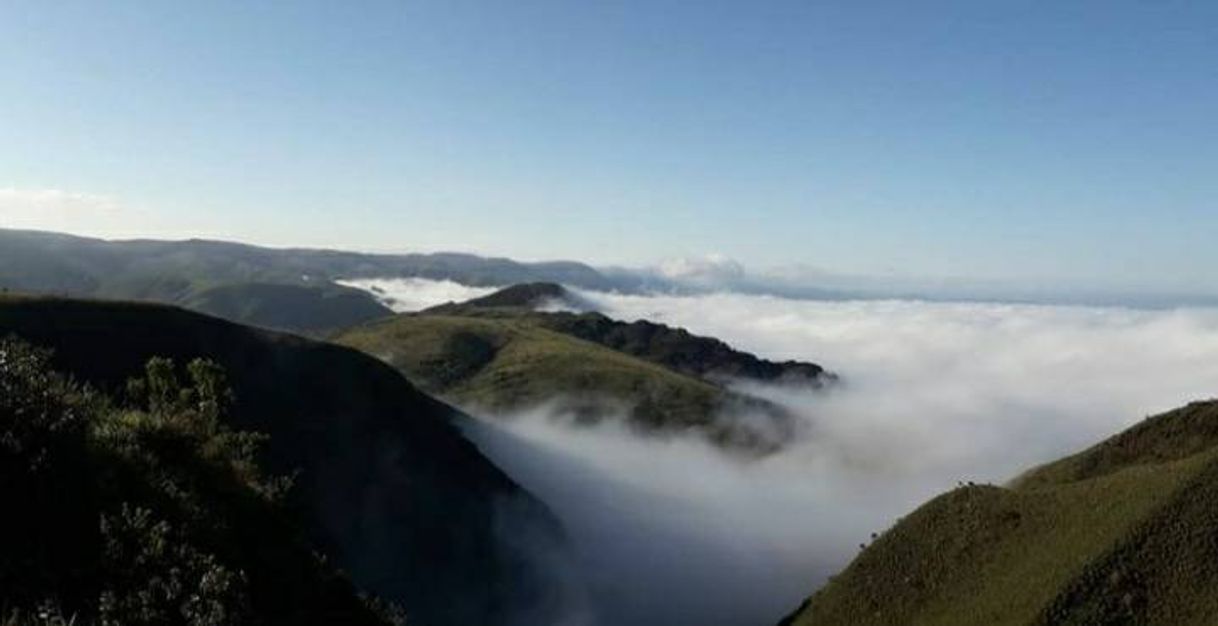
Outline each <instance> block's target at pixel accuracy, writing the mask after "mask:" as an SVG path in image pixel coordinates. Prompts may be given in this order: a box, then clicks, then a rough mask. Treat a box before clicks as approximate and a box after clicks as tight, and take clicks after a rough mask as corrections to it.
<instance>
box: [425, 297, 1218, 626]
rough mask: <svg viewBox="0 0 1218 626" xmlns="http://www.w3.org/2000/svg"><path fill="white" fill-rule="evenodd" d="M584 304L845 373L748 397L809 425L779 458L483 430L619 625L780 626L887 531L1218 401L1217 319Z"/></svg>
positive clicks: (499, 425)
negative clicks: (951, 494) (1195, 405)
mask: <svg viewBox="0 0 1218 626" xmlns="http://www.w3.org/2000/svg"><path fill="white" fill-rule="evenodd" d="M411 284H416V285H418V284H421V283H411ZM450 288H451V287H444V288H442V289H441V288H439V287H436V288H435V289H436V290H437V291H444V289H450ZM580 296H581V297H582V298H583V299H584V300H585V301H587V302H589V303H590V304H592V305H593V306H595V307H596V308H597V309H599V310H601V311H603V312H604V313H606V314H608V315H610V316H612V317H617V318H621V319H626V320H631V319H638V318H648V319H652V320H655V321H661V322H666V323H669V324H672V325H676V326H681V327H685V328H687V329H689V330H691V331H692V332H696V333H700V334H705V335H712V336H716V337H719V338H721V339H724V340H726V341H727V342H729V343H730V344H732V345H733V346H735V347H738V348H741V349H744V350H748V351H751V352H755V353H757V354H759V355H762V356H764V357H768V358H771V359H803V360H810V361H814V362H817V363H820V364H822V365H824V366H826V367H827V368H829V369H831V370H833V371H835V372H837V373H838V374H840V375H841V376H842V383H841V385H840V386H839V387H837V388H835V389H833V390H832V391H830V392H827V393H823V392H822V393H815V392H806V391H803V392H801V391H793V390H790V389H783V388H774V387H750V388H749V389H748V391H750V392H753V393H757V394H761V395H764V396H766V397H769V398H770V399H772V400H775V401H778V402H782V403H784V404H786V405H788V406H790V407H792V408H793V409H794V410H795V411H796V412H797V413H798V415H799V416H800V419H802V420H803V425H804V428H800V429H798V432H800V433H802V434H801V438H800V439H798V440H796V441H793V442H791V445H789V446H788V447H787V449H786V450H785V451H784V452H782V453H780V454H777V455H773V456H770V457H766V458H764V459H762V460H760V461H751V462H749V461H743V460H741V459H738V458H735V457H733V456H731V455H727V454H724V453H722V452H721V451H720V450H718V449H716V448H714V447H712V446H710V445H708V444H707V443H705V442H704V441H703V440H701V439H700V438H697V437H675V438H672V437H669V438H644V437H640V436H638V435H637V434H635V433H633V432H631V431H629V430H627V429H624V428H621V427H620V426H618V425H614V424H613V423H607V424H605V425H603V426H601V427H597V428H578V427H573V426H571V425H570V424H571V421H572V420H569V419H568V420H562V419H553V417H554V416H553V415H551V414H550V413H549V410H548V409H540V410H537V411H530V412H525V413H523V414H520V415H515V416H484V417H489V418H490V419H488V420H486V421H484V422H479V423H476V424H473V425H471V426H470V427H469V433H470V436H471V438H473V439H474V440H475V442H476V443H478V445H479V446H480V447H481V448H482V449H483V450H484V451H485V452H486V453H487V454H488V455H489V456H490V457H491V458H492V459H493V460H494V461H495V462H496V463H498V464H500V465H501V466H502V467H503V468H504V469H505V470H506V471H507V472H508V473H509V474H511V475H512V476H513V478H515V479H516V480H517V481H518V482H520V483H521V484H523V485H524V486H525V487H526V488H528V489H529V490H530V491H532V492H533V493H535V494H537V495H538V496H539V497H541V499H542V500H544V501H545V502H547V503H548V504H549V505H550V506H551V507H552V508H553V509H554V510H555V511H556V512H557V513H558V515H559V516H560V518H561V519H562V521H563V523H564V525H565V526H566V528H567V530H568V532H569V534H570V536H571V538H572V541H573V544H574V547H575V550H576V557H577V558H576V560H577V563H578V564H579V565H580V570H581V571H582V575H583V577H584V578H585V579H586V580H587V583H588V586H589V588H590V596H589V600H588V601H589V603H590V605H591V606H590V609H589V612H590V615H591V616H592V619H593V622H592V623H598V624H602V625H610V626H612V625H615V624H627V623H628V624H637V625H639V626H648V625H650V624H657V625H658V624H673V623H697V624H703V625H706V626H714V625H720V626H736V625H744V624H766V623H775V622H777V621H778V619H779V618H780V617H781V616H782V615H783V614H785V613H786V612H788V611H790V610H792V609H794V608H795V606H797V605H798V603H799V602H800V601H801V600H802V598H803V597H805V596H806V595H807V594H809V593H810V592H812V591H813V590H814V589H815V588H816V587H818V586H819V585H820V584H822V583H823V582H824V580H825V579H826V577H827V576H829V575H831V574H832V573H834V572H836V571H838V570H840V569H841V567H843V566H844V565H845V564H846V563H848V562H849V560H850V558H852V557H853V556H854V554H856V553H857V550H858V548H857V546H858V544H859V543H863V542H866V541H868V540H869V537H870V534H871V533H872V532H878V531H881V530H883V529H884V528H887V527H888V526H890V525H891V524H892V523H893V522H894V521H895V520H896V518H897V517H899V516H901V515H904V514H906V513H908V512H909V511H911V510H912V509H913V508H914V507H916V506H918V505H919V504H920V503H922V502H924V501H925V500H926V499H928V498H930V497H932V496H934V495H936V494H937V493H939V492H942V491H944V490H947V489H950V488H951V487H952V486H954V485H955V484H956V483H957V481H962V480H974V481H981V482H998V483H1001V482H1005V481H1007V480H1009V479H1010V478H1013V477H1014V476H1015V475H1017V474H1018V473H1019V472H1021V471H1022V470H1024V469H1026V468H1028V467H1030V466H1032V465H1035V464H1039V463H1042V462H1045V461H1049V460H1052V459H1055V458H1058V457H1060V456H1062V455H1064V454H1068V453H1071V452H1073V451H1076V450H1078V449H1080V448H1083V447H1085V446H1088V445H1090V444H1092V443H1095V442H1096V441H1098V440H1100V439H1102V438H1104V437H1107V436H1109V435H1111V434H1114V433H1116V432H1117V431H1119V430H1121V429H1123V428H1125V427H1127V426H1129V425H1131V424H1133V423H1135V422H1136V421H1137V420H1139V419H1141V418H1142V417H1144V416H1146V415H1149V414H1153V413H1157V412H1160V411H1164V410H1167V409H1170V408H1173V407H1176V406H1179V405H1182V404H1184V403H1186V402H1188V401H1190V400H1194V399H1199V398H1205V397H1210V396H1212V395H1214V394H1215V393H1216V392H1218V309H1203V308H1198V309H1175V310H1157V311H1153V310H1133V309H1125V308H1096V307H1066V306H1036V305H1015V304H996V303H943V302H923V301H910V300H886V301H881V300H874V301H858V300H854V301H815V300H795V299H787V298H781V297H776V296H755V295H742V294H739V293H714V294H703V295H652V296H644V295H618V294H613V295H611V294H604V293H595V292H580ZM428 298H429V299H430V300H431V301H434V300H435V296H428ZM597 618H599V619H597Z"/></svg>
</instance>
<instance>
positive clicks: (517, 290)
mask: <svg viewBox="0 0 1218 626" xmlns="http://www.w3.org/2000/svg"><path fill="white" fill-rule="evenodd" d="M551 303H557V304H561V305H567V306H568V307H569V308H575V309H584V308H587V307H586V306H585V305H584V303H583V302H581V300H580V298H579V296H578V295H576V294H573V293H571V292H570V291H569V290H567V289H566V288H564V287H563V286H561V285H558V284H555V283H529V284H521V285H513V286H511V287H508V288H505V289H501V290H499V291H497V292H495V293H492V294H490V295H487V296H483V297H481V298H475V299H473V300H469V301H467V302H463V303H450V304H444V305H440V306H438V307H433V308H432V309H429V310H428V311H425V312H426V313H443V314H448V315H462V316H475V317H492V318H503V317H525V318H527V319H529V320H530V321H531V322H533V323H535V324H537V325H539V326H541V327H544V328H546V329H549V330H552V331H555V332H559V333H562V334H564V335H569V336H572V337H576V338H578V339H582V340H584V341H590V342H592V343H596V344H600V345H602V346H604V347H606V348H609V349H611V350H615V351H617V352H621V353H624V354H629V355H631V356H635V357H638V358H640V359H643V360H646V361H650V362H652V363H656V364H658V365H662V366H664V367H666V368H669V369H671V370H674V371H677V372H681V373H683V374H688V375H690V376H695V377H698V378H702V379H707V380H712V381H724V380H747V381H753V382H765V383H789V384H802V385H810V386H813V387H821V386H823V385H824V384H826V383H829V382H832V381H833V380H834V375H833V374H831V373H829V372H826V371H825V370H824V368H822V367H821V366H819V365H817V364H815V363H808V362H804V361H769V360H766V359H761V358H758V357H756V356H754V355H752V354H749V353H748V352H744V351H741V350H736V349H733V348H732V347H731V346H729V345H728V344H726V343H724V342H723V341H721V340H719V339H716V338H714V337H703V336H699V335H694V334H692V333H690V332H689V331H687V330H685V329H684V328H673V327H671V326H668V325H665V324H657V323H655V322H651V321H648V320H637V321H633V322H623V321H620V320H615V319H612V318H610V317H608V316H606V315H603V314H601V313H597V312H595V311H586V312H581V313H574V312H568V311H556V312H538V311H536V309H537V308H538V307H539V306H544V305H547V304H551Z"/></svg>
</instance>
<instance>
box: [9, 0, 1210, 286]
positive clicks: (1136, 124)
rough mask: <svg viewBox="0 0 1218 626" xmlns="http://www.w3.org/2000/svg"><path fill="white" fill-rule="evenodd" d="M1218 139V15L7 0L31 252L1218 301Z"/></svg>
mask: <svg viewBox="0 0 1218 626" xmlns="http://www.w3.org/2000/svg"><path fill="white" fill-rule="evenodd" d="M1215 111H1218V4H1216V3H1213V2H1184V1H1174V0H1163V1H1158V2H1149V1H1139V2H1124V1H1118V0H1105V1H1102V2H1101V1H1095V2H1086V1H1079V2H1070V3H1062V2H1024V1H1016V0H1011V1H1007V2H974V1H967V0H961V1H959V2H938V1H930V2H918V3H912V2H903V1H902V2H878V1H877V2H844V1H843V2H808V1H789V2H788V1H774V2H719V1H714V0H711V1H699V2H692V1H691V2H675V1H661V0H653V1H642V0H639V1H619V2H599V3H583V2H558V1H527V0H522V1H520V2H489V1H488V2H466V1H462V0H443V1H407V0H399V1H394V2H374V1H369V2H350V3H333V2H308V1H303V0H302V1H296V2H256V3H252V2H238V1H225V0H217V1H213V2H206V3H166V2H151V1H149V2H132V1H122V0H116V1H113V2H106V3H98V2H89V1H74V0H64V1H60V2H53V3H49V2H40V1H25V0H6V1H5V2H3V3H0V226H14V227H25V228H48V229H54V230H66V231H70V232H77V233H81V234H95V235H101V236H108V237H126V236H156V237H173V238H180V237H190V236H207V237H217V238H228V239H236V240H241V241H249V242H254V243H263V244H269V245H309V246H330V247H339V248H349V249H359V250H378V251H405V250H440V249H445V250H462V251H472V252H482V253H490V254H502V255H508V256H512V257H516V258H521V259H550V258H573V259H579V260H584V261H588V262H592V263H597V264H621V265H649V264H659V263H661V262H663V261H664V260H665V259H673V258H686V257H690V258H698V257H703V256H705V255H714V256H713V257H711V258H715V259H731V260H732V261H733V262H737V263H740V264H742V265H743V266H747V267H750V268H754V267H762V268H793V269H791V271H804V269H806V270H807V271H818V272H820V271H824V272H833V273H840V274H845V275H861V276H876V275H879V276H889V275H894V276H897V275H899V276H915V277H930V278H949V279H960V280H969V281H1022V282H1023V283H1024V284H1056V285H1083V284H1085V285H1091V286H1095V285H1100V286H1105V287H1112V288H1122V289H1125V288H1127V289H1154V290H1161V291H1182V292H1183V291H1187V292H1202V293H1207V294H1218V274H1216V273H1214V272H1212V271H1211V268H1213V267H1214V266H1215V265H1216V264H1218V246H1214V245H1212V244H1213V240H1214V236H1215V235H1216V234H1218V206H1216V204H1218V203H1216V202H1215V199H1216V198H1218V176H1216V175H1215V174H1218V172H1216V171H1215V170H1216V169H1218V124H1215V122H1214V112H1215ZM801 268H803V269H801Z"/></svg>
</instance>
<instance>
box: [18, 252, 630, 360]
mask: <svg viewBox="0 0 1218 626" xmlns="http://www.w3.org/2000/svg"><path fill="white" fill-rule="evenodd" d="M384 277H420V278H429V279H437V280H440V279H447V280H453V281H456V282H460V283H463V284H467V285H486V286H504V285H510V284H513V283H520V282H529V281H553V282H561V283H564V284H568V285H572V286H576V287H583V288H587V289H613V288H615V287H616V286H618V285H617V283H615V282H614V281H611V280H610V279H608V278H606V277H605V276H604V275H603V274H601V273H600V272H598V271H596V270H595V269H593V268H591V267H589V266H587V265H584V264H581V263H574V262H566V261H559V262H548V263H520V262H517V261H512V260H510V259H502V258H485V257H479V256H474V255H469V254H455V253H437V254H398V255H392V254H363V253H356V252H338V251H333V250H307V249H282V250H281V249H272V248H260V247H256V246H249V245H244V244H236V243H228V242H222V241H206V240H198V239H192V240H187V241H151V240H132V241H105V240H101V239H90V238H85V237H75V236H71V235H62V234H56V233H46V232H35V231H18V230H4V229H0V288H4V289H9V290H12V291H21V292H31V293H43V294H51V295H61V296H73V297H91V298H109V299H119V300H142V301H150V302H162V303H167V304H177V305H181V306H185V307H188V308H191V309H194V310H197V311H201V312H204V313H210V314H213V315H218V316H221V317H225V318H227V319H231V320H233V321H237V322H242V323H246V324H253V325H256V326H262V327H265V328H274V329H279V330H288V331H293V332H298V333H304V334H309V335H314V336H324V335H326V334H328V333H330V332H333V331H334V330H337V329H340V328H346V327H348V326H351V325H354V324H358V323H361V322H365V321H368V320H371V319H375V318H377V317H381V316H384V315H388V314H389V313H391V311H390V310H389V309H388V308H386V307H384V306H383V305H381V304H380V303H379V302H377V301H376V300H375V299H374V298H373V297H372V296H371V295H369V294H367V293H365V292H362V291H360V290H357V289H352V288H349V287H344V286H341V285H338V284H336V283H335V282H334V281H335V280H337V279H340V278H384Z"/></svg>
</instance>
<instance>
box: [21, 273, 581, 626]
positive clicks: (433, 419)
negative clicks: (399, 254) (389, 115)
mask: <svg viewBox="0 0 1218 626" xmlns="http://www.w3.org/2000/svg"><path fill="white" fill-rule="evenodd" d="M9 333H15V334H17V335H19V336H21V337H23V338H24V339H26V340H28V341H30V342H32V343H34V344H37V345H43V346H46V347H50V348H53V349H55V351H56V363H57V366H58V367H60V368H62V369H63V370H65V371H67V372H70V373H72V374H73V375H75V376H77V377H78V378H80V379H82V380H85V381H88V382H90V383H93V384H97V385H100V386H101V387H102V388H103V389H106V388H110V389H113V388H117V386H118V385H120V384H121V383H122V382H123V381H125V380H126V378H127V377H128V376H130V375H131V374H133V373H134V372H137V371H139V370H140V368H141V367H142V364H143V363H144V362H145V361H146V360H147V359H148V358H149V357H151V356H157V355H159V356H166V357H170V358H173V359H174V360H176V361H178V362H185V361H188V360H190V359H191V358H194V357H205V358H210V359H212V360H214V361H216V362H217V363H219V364H220V365H222V366H223V367H225V369H226V370H227V371H228V373H229V376H230V379H231V382H232V385H233V388H234V391H235V393H236V396H237V404H236V405H235V406H234V408H233V412H232V422H233V423H232V424H231V425H232V426H233V427H234V428H237V429H241V430H250V431H255V432H263V433H266V434H268V435H270V438H271V440H270V444H269V445H268V447H267V450H266V464H267V469H268V471H270V472H272V473H275V474H291V473H293V472H295V471H297V470H299V471H300V475H299V479H298V482H297V484H298V491H297V494H298V496H299V498H300V500H301V506H303V507H304V508H305V510H306V513H307V515H308V518H309V520H310V523H311V531H312V533H313V538H314V540H315V541H317V542H318V544H319V545H321V546H322V547H323V548H324V551H325V552H326V553H327V554H328V555H329V556H330V557H331V558H332V559H333V561H334V562H335V563H336V564H337V565H339V566H340V567H342V568H343V569H345V570H346V571H348V572H349V573H350V574H351V577H352V578H353V580H354V581H355V582H356V583H357V584H360V585H361V586H363V587H365V588H367V589H370V590H372V591H373V592H376V593H378V594H379V595H381V596H383V597H387V598H390V599H394V600H398V601H400V602H402V604H404V605H406V606H409V607H411V610H412V612H413V613H414V614H415V615H416V616H417V617H418V618H419V620H420V622H421V623H426V624H481V623H498V622H499V621H500V620H502V619H504V618H505V616H507V615H510V614H511V613H512V612H513V611H515V610H517V609H519V608H520V604H521V603H525V604H531V603H533V602H534V601H541V600H542V599H543V598H541V595H542V594H543V592H544V591H545V589H547V588H548V587H550V586H551V583H549V582H546V581H544V580H543V576H544V575H543V573H542V572H541V571H540V570H539V569H537V567H536V563H535V562H534V561H533V560H532V557H531V556H530V554H529V552H528V549H529V548H528V547H523V546H520V545H517V544H514V543H513V537H511V536H504V535H502V534H501V531H500V530H499V529H502V528H504V527H505V524H508V525H512V527H514V528H516V529H517V530H518V531H519V532H529V533H533V534H535V535H536V537H535V539H536V540H537V541H539V542H542V543H544V542H545V541H551V540H554V539H555V538H556V536H557V533H558V530H557V528H556V527H555V526H554V523H553V521H552V519H551V518H550V517H549V516H548V514H547V513H546V511H545V510H544V507H542V505H540V504H539V503H537V502H536V501H533V500H532V499H531V498H529V497H528V496H527V494H524V493H523V492H522V491H520V490H519V489H518V488H517V486H516V485H515V484H514V483H512V481H511V480H510V479H509V478H508V477H507V476H506V475H504V474H503V473H502V472H500V471H499V470H498V469H497V468H496V467H495V466H494V465H493V464H491V463H490V462H489V461H488V460H487V459H485V458H484V457H483V456H482V455H481V454H480V453H479V452H478V450H477V449H476V448H475V447H474V446H472V445H471V444H469V443H468V442H467V441H466V440H465V439H464V438H463V437H461V436H460V434H459V433H458V432H457V430H456V428H455V427H454V426H453V425H452V424H451V423H450V422H449V419H448V418H449V415H450V414H451V409H449V408H448V407H446V406H445V405H443V404H441V403H439V402H437V401H435V400H433V399H431V398H429V397H427V396H425V395H423V394H422V393H419V392H418V391H417V390H416V389H415V388H414V387H413V386H411V385H410V383H408V382H407V381H406V380H405V379H403V378H402V377H401V376H400V375H399V374H398V373H396V372H395V371H394V370H393V369H392V368H389V367H386V366H385V365H383V364H381V363H379V362H378V361H376V360H375V359H371V358H369V357H367V356H365V355H363V354H361V353H359V352H357V351H354V350H350V349H348V348H344V347H341V346H334V345H327V344H321V343H315V342H311V341H307V340H304V339H300V338H296V337H292V336H288V335H280V334H276V333H271V332H266V331H259V330H255V329H251V328H247V327H242V326H238V325H236V324H231V323H228V322H224V321H221V320H218V319H214V318H209V317H206V316H202V315H198V314H194V313H190V312H187V311H184V310H181V309H176V308H171V307H164V306H156V305H143V304H131V303H117V302H93V301H79V300H63V299H55V298H26V297H12V296H8V297H0V334H9Z"/></svg>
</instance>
